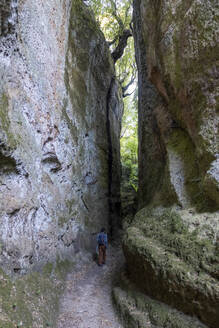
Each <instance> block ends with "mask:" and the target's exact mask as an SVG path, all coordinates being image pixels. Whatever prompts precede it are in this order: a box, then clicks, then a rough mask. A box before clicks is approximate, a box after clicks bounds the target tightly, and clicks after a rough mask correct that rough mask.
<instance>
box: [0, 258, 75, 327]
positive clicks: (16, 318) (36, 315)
mask: <svg viewBox="0 0 219 328" xmlns="http://www.w3.org/2000/svg"><path fill="white" fill-rule="evenodd" d="M72 267H73V264H72V263H70V262H69V261H67V260H66V261H60V260H58V261H57V263H55V264H52V263H48V264H46V265H45V266H44V267H43V269H42V271H41V272H32V273H29V274H27V275H25V276H22V277H19V278H17V279H16V280H13V279H11V278H10V277H9V276H7V275H6V274H5V273H4V272H3V271H2V270H1V271H0V300H1V302H0V328H17V327H23V328H30V327H32V326H33V322H34V323H35V324H36V323H37V327H43V328H44V327H54V326H55V320H56V317H57V313H58V304H59V298H60V295H61V294H62V292H63V288H64V279H65V276H66V273H67V272H68V271H70V270H71V269H72Z"/></svg>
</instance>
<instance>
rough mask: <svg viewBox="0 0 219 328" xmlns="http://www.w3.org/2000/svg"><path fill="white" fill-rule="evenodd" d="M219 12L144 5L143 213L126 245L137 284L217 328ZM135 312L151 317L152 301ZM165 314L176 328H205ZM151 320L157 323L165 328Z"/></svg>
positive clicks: (212, 7)
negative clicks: (218, 19) (218, 67)
mask: <svg viewBox="0 0 219 328" xmlns="http://www.w3.org/2000/svg"><path fill="white" fill-rule="evenodd" d="M218 10H219V6H218V1H198V0H197V1H196V0H194V1H152V0H140V1H139V0H136V1H134V34H135V46H136V59H137V65H138V71H139V206H140V208H141V210H140V211H139V213H138V214H137V215H136V217H135V219H134V221H133V223H132V226H131V227H130V228H128V230H127V233H126V236H125V239H124V252H125V255H126V258H127V262H128V277H129V279H130V280H131V281H132V282H134V283H136V284H137V285H138V287H140V288H141V291H143V292H144V293H146V294H147V295H149V296H150V297H152V298H154V299H156V300H158V301H161V302H164V303H166V304H168V305H170V306H171V307H174V308H177V309H179V310H181V311H183V312H184V313H186V314H190V315H195V316H196V317H198V318H199V319H201V321H202V322H204V323H205V324H206V325H208V326H209V327H212V328H215V327H216V326H217V325H218V323H219V317H218V310H217V307H218V300H219V282H218V278H219V276H218V264H219V258H218V231H219V212H218V211H217V210H218V205H219V162H218V144H217V140H216V139H217V136H218V131H217V127H218V112H217V111H218V108H217V103H216V102H217V100H218V70H217V67H216V64H217V60H218V58H217V54H218V34H217V18H218ZM145 206H146V207H145ZM117 302H118V303H120V305H121V303H123V301H122V294H121V295H120V296H118V293H117ZM145 302H146V303H147V302H148V301H147V300H145ZM133 303H134V304H141V310H142V308H145V311H148V310H146V308H147V307H146V306H144V307H143V306H142V299H141V301H140V300H139V301H133ZM151 304H152V303H151ZM159 306H160V305H159ZM149 308H150V306H149ZM165 311H166V313H169V314H168V317H169V318H170V317H171V318H172V319H169V320H170V321H171V320H172V323H171V324H170V327H188V326H189V327H197V325H198V327H201V326H202V325H201V323H199V324H197V322H193V323H192V322H191V323H190V324H189V325H188V322H187V323H186V321H184V323H183V320H182V321H177V320H176V322H174V320H173V316H172V314H171V311H170V310H168V308H166V310H165ZM148 313H149V314H148V316H149V318H150V319H151V320H152V321H151V324H157V326H165V320H167V319H165V320H164V319H163V320H164V321H162V320H160V321H159V320H158V321H156V320H154V319H153V316H152V315H151V313H150V311H149V312H148ZM162 313H164V308H160V312H159V311H158V314H157V316H158V317H160V318H161V316H162ZM162 318H163V317H162ZM132 320H134V319H133V318H132ZM136 320H137V319H136ZM137 321H138V324H139V325H140V322H141V320H140V319H139V320H137ZM168 322H169V321H168ZM135 324H136V321H135ZM140 326H141V325H140ZM128 327H129V326H128ZM142 327H143V326H142ZM168 327H169V326H168Z"/></svg>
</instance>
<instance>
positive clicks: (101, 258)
mask: <svg viewBox="0 0 219 328" xmlns="http://www.w3.org/2000/svg"><path fill="white" fill-rule="evenodd" d="M102 247H103V246H99V256H98V264H99V265H102V263H103V248H102Z"/></svg>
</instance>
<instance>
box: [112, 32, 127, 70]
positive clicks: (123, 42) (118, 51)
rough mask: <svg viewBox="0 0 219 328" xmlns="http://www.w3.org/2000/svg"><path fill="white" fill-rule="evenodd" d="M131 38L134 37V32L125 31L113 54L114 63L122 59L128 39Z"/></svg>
mask: <svg viewBox="0 0 219 328" xmlns="http://www.w3.org/2000/svg"><path fill="white" fill-rule="evenodd" d="M130 36H132V32H131V31H130V30H124V31H123V33H122V35H120V37H119V43H118V45H117V47H116V48H115V49H114V50H113V52H112V57H113V60H114V63H116V62H117V60H118V59H119V58H121V57H122V55H123V52H124V49H125V47H126V46H127V41H128V38H129V37H130Z"/></svg>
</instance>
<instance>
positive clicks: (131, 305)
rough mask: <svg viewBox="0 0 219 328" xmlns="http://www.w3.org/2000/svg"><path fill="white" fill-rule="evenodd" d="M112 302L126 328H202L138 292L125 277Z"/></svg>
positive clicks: (114, 293)
mask: <svg viewBox="0 0 219 328" xmlns="http://www.w3.org/2000/svg"><path fill="white" fill-rule="evenodd" d="M113 300H114V303H115V305H116V307H117V309H118V312H119V315H120V318H121V319H122V322H123V324H124V327H127V328H136V327H138V328H146V327H147V328H149V327H153V328H158V327H162V328H188V327H190V328H204V327H206V326H205V325H203V324H202V323H201V322H199V321H198V320H196V319H195V318H191V317H189V316H186V315H184V314H183V313H182V312H179V311H177V310H175V309H173V308H170V307H169V306H167V305H165V304H164V303H161V302H158V301H156V300H153V299H151V298H150V297H147V296H146V295H144V294H143V293H141V292H139V291H138V289H137V287H136V286H135V285H133V284H131V283H130V282H129V281H128V279H126V278H125V276H123V277H122V281H121V286H120V287H116V288H114V290H113Z"/></svg>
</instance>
